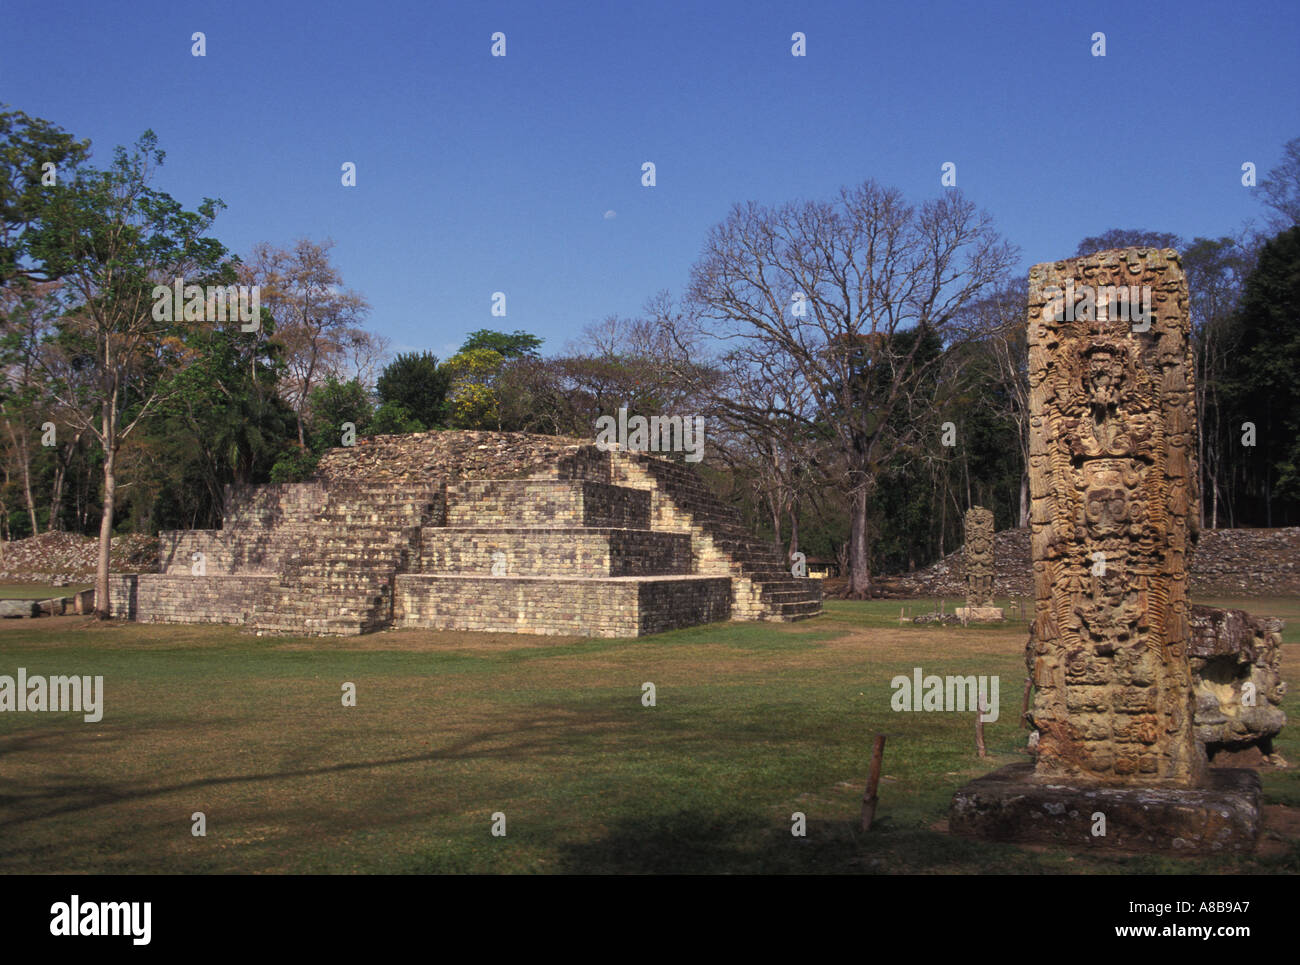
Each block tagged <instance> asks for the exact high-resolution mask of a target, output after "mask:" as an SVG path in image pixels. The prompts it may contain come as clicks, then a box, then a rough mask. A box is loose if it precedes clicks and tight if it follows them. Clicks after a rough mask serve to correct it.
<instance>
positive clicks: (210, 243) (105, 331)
mask: <svg viewBox="0 0 1300 965" xmlns="http://www.w3.org/2000/svg"><path fill="white" fill-rule="evenodd" d="M163 157H164V155H163V152H162V151H160V150H159V149H158V139H157V137H156V136H155V135H154V133H153V132H152V131H146V132H145V133H144V134H143V135H142V136H141V137H140V139H139V141H137V143H136V145H135V147H134V149H133V151H132V152H131V153H130V154H128V153H127V151H126V149H125V148H122V147H118V148H117V149H116V150H115V152H114V155H113V163H112V165H111V166H110V167H109V168H108V169H107V170H103V171H100V170H94V169H90V168H83V169H81V170H79V171H78V172H77V174H76V175H75V176H74V177H73V178H71V179H70V180H68V181H66V182H64V183H61V184H59V185H55V186H51V187H49V188H48V190H49V191H50V192H51V198H50V200H49V202H48V206H47V210H46V212H45V214H44V215H43V218H44V221H43V223H42V224H41V225H40V226H39V228H38V229H37V230H36V231H35V232H34V237H33V238H31V239H29V242H28V250H29V251H30V253H31V255H32V257H33V258H34V259H35V260H36V261H37V262H38V263H39V264H41V265H42V266H43V268H44V269H45V271H46V273H47V274H48V275H49V276H50V277H57V278H61V279H63V283H64V284H63V289H62V290H63V292H64V294H65V295H66V297H67V299H68V303H67V306H68V307H67V311H66V312H65V313H64V315H63V316H62V317H61V318H60V320H59V329H60V332H59V341H58V344H57V345H55V346H52V347H51V348H52V350H51V352H50V353H49V354H48V355H47V356H46V357H45V360H44V363H45V366H46V372H47V376H48V378H49V381H50V387H51V392H52V394H53V395H54V397H55V398H56V399H57V400H58V401H59V402H60V404H61V405H62V406H63V407H64V409H65V411H66V412H67V413H68V416H69V418H70V419H71V420H72V421H73V422H74V423H75V424H76V425H77V426H79V427H80V428H82V429H83V430H85V431H86V432H87V433H88V434H89V435H91V436H93V438H94V439H95V440H96V441H97V443H98V445H99V448H100V450H101V451H102V453H103V458H104V462H103V475H102V485H103V494H102V496H103V510H102V515H101V517H100V529H99V561H98V569H97V573H96V579H95V611H96V613H97V614H98V615H99V616H100V617H101V618H103V617H107V616H109V614H110V603H109V585H108V566H109V551H110V548H111V540H112V535H113V514H114V508H115V505H116V500H117V457H118V452H119V450H120V449H121V447H122V445H123V443H124V442H125V441H126V440H127V438H128V437H129V436H130V435H131V434H132V432H133V431H134V430H135V429H136V427H137V426H139V425H140V424H141V422H142V420H143V419H144V418H145V417H146V416H147V415H148V414H149V413H150V412H151V411H152V410H153V409H154V408H155V407H156V406H157V405H158V404H159V402H160V401H161V400H162V398H163V397H164V392H165V389H164V387H165V384H166V383H165V380H164V376H165V375H166V373H167V372H168V371H170V370H172V369H175V368H178V367H180V366H182V365H184V364H186V363H188V362H189V361H190V353H189V351H188V350H187V348H186V346H185V344H184V342H183V341H182V339H181V338H180V334H181V333H182V332H183V331H184V329H185V327H186V326H187V325H188V324H190V323H189V322H187V321H185V320H184V318H180V319H172V318H168V317H155V316H158V315H160V313H159V312H157V311H156V310H155V303H156V300H155V297H154V289H155V287H156V286H158V285H160V284H162V285H169V284H170V282H171V280H172V279H173V278H178V277H179V278H183V279H185V281H186V282H187V283H195V284H199V285H203V284H205V283H209V282H211V283H227V282H229V281H230V280H232V278H233V267H232V266H231V265H230V264H229V263H227V262H226V261H225V260H224V258H225V254H226V251H225V248H224V247H222V245H221V244H220V243H219V242H218V241H217V240H216V239H214V238H209V237H206V236H205V234H204V233H205V232H206V231H207V230H208V228H209V227H210V226H211V225H212V222H213V220H214V219H215V217H216V214H217V210H218V208H219V207H221V202H220V201H215V200H213V199H210V198H205V199H204V200H203V202H202V203H201V204H200V205H199V207H198V209H197V211H193V212H191V211H186V210H185V209H184V208H183V207H182V206H181V205H180V204H179V203H178V202H177V201H175V200H173V199H172V198H171V197H170V196H169V195H167V194H164V193H162V192H159V191H156V190H154V189H153V188H150V187H149V181H150V179H151V176H152V173H153V170H154V169H155V168H156V166H157V165H160V164H161V163H162V162H163ZM161 314H162V315H165V316H170V315H172V314H174V313H172V312H166V313H161ZM182 314H188V313H182ZM237 324H238V323H236V325H237ZM87 402H88V403H89V404H87Z"/></svg>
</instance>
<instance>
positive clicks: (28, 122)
mask: <svg viewBox="0 0 1300 965" xmlns="http://www.w3.org/2000/svg"><path fill="white" fill-rule="evenodd" d="M6 107H8V105H7V104H0V287H6V286H8V285H10V284H11V283H13V282H14V281H16V280H19V279H26V280H28V281H50V280H51V279H52V276H51V274H50V272H49V270H48V269H49V266H47V265H41V264H40V263H33V262H31V261H30V260H29V256H30V254H31V252H30V250H29V243H30V241H31V240H32V237H33V234H34V233H35V230H36V229H38V228H39V227H40V224H41V222H42V221H43V220H44V219H45V217H46V215H47V212H48V210H49V205H50V202H51V199H52V198H53V197H54V194H53V192H51V191H50V190H49V188H50V187H52V186H54V185H57V184H58V182H59V181H60V180H62V179H66V178H67V177H69V176H70V175H71V174H72V173H73V172H74V171H75V169H76V167H77V166H78V165H79V164H81V162H83V161H84V160H85V159H86V157H87V156H88V155H89V153H90V142H89V141H78V140H77V139H76V138H74V137H73V136H72V135H71V134H69V133H67V132H66V131H64V130H62V129H61V128H59V127H57V126H55V125H54V124H51V123H50V122H49V121H46V120H42V119H41V118H39V117H29V116H28V115H27V114H25V113H23V112H22V111H10V110H5V108H6ZM51 178H53V180H54V185H50V184H49V183H47V182H49V181H50V180H51Z"/></svg>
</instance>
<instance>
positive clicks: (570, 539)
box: [113, 432, 821, 637]
mask: <svg viewBox="0 0 1300 965" xmlns="http://www.w3.org/2000/svg"><path fill="white" fill-rule="evenodd" d="M226 506H227V511H226V514H225V517H224V519H223V525H222V528H221V529H219V530H181V531H173V532H166V533H163V534H162V554H161V555H162V559H161V566H160V571H161V572H159V573H157V574H139V575H129V576H122V577H118V578H117V579H116V580H115V587H114V599H113V607H114V612H115V613H117V614H118V615H122V616H129V617H131V618H133V619H136V620H141V621H145V622H161V623H230V624H240V625H244V626H247V627H249V628H250V629H255V630H259V631H263V632H271V633H294V634H303V633H308V634H336V635H350V634H360V633H368V632H371V631H375V630H382V629H386V628H389V627H426V628H433V629H442V630H478V631H498V632H500V631H505V632H517V633H542V634H576V635H584V636H603V637H633V636H641V635H643V634H647V633H657V632H660V631H663V630H670V629H675V628H678V627H688V626H695V625H697V624H701V623H710V622H714V621H719V620H777V621H788V620H798V619H804V618H807V617H812V616H816V615H818V614H819V613H821V587H820V583H819V581H818V580H815V579H807V578H803V579H799V578H794V577H792V576H791V575H790V572H789V569H788V568H787V566H786V565H785V563H784V562H783V560H782V557H781V555H780V553H779V552H777V551H776V550H774V549H773V548H772V547H771V545H770V544H767V543H764V542H760V541H758V540H755V539H752V538H751V537H750V536H749V535H748V534H747V533H746V532H745V530H744V528H743V526H742V524H741V521H740V516H739V514H738V513H737V512H736V511H735V510H734V509H733V508H731V507H728V506H726V505H724V504H723V503H721V502H720V501H719V500H718V499H716V498H715V497H714V496H713V495H712V494H711V493H709V491H708V490H707V489H706V487H705V486H704V485H703V483H702V482H701V481H700V479H699V478H698V477H697V476H696V474H695V473H694V472H693V471H692V470H691V469H690V467H688V466H687V465H685V464H683V463H678V462H673V461H670V460H669V459H667V458H662V457H659V456H655V455H651V454H649V453H640V452H622V451H617V450H615V451H602V450H601V449H598V448H597V447H596V446H595V445H593V444H592V443H590V442H586V441H583V440H578V439H562V438H557V437H554V436H537V435H531V434H527V433H496V432H428V433H418V434H414V435H403V436H378V437H375V438H373V439H366V440H361V441H359V442H358V444H357V445H356V446H352V447H347V448H340V449H334V450H331V451H330V452H329V453H327V454H326V455H325V457H324V458H323V459H322V461H321V465H320V469H319V471H318V473H317V476H316V478H314V479H313V480H312V481H310V482H305V483H297V484H280V485H266V486H254V487H246V488H236V489H232V490H230V491H229V492H228V493H227V500H226Z"/></svg>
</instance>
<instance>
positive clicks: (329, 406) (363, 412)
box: [310, 375, 375, 455]
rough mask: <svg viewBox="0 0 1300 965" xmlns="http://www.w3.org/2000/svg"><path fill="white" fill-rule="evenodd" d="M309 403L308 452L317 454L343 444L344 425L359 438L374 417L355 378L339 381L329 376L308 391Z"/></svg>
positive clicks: (369, 403)
mask: <svg viewBox="0 0 1300 965" xmlns="http://www.w3.org/2000/svg"><path fill="white" fill-rule="evenodd" d="M310 403H311V450H312V452H315V453H317V454H318V455H319V454H321V453H324V452H325V450H327V449H332V448H334V447H335V446H339V445H343V444H344V443H343V437H344V432H345V429H344V426H345V425H346V424H348V423H351V424H352V428H353V431H354V432H355V433H356V434H357V435H361V433H362V429H363V428H364V427H365V426H368V425H370V422H371V420H372V419H373V418H374V414H375V408H374V405H373V404H372V403H371V401H370V395H369V393H367V392H366V388H365V386H363V385H362V384H361V383H360V382H358V381H357V380H356V379H349V380H348V381H347V382H340V381H339V380H338V379H336V378H335V377H334V376H332V375H331V376H329V377H328V378H326V379H325V381H324V382H322V383H321V384H320V385H318V386H316V388H314V389H312V392H311V399H310Z"/></svg>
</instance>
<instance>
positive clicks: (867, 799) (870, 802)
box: [862, 734, 885, 831]
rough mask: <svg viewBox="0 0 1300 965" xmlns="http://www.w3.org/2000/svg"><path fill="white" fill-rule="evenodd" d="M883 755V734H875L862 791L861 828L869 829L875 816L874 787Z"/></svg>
mask: <svg viewBox="0 0 1300 965" xmlns="http://www.w3.org/2000/svg"><path fill="white" fill-rule="evenodd" d="M884 757H885V735H884V734H877V735H876V743H875V745H874V746H873V747H872V748H871V769H870V770H869V771H868V772H867V787H866V790H864V791H863V792H862V830H863V831H870V830H871V822H872V821H874V820H875V817H876V801H877V797H876V788H877V787H879V786H880V766H881V763H882V762H883V761H884Z"/></svg>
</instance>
